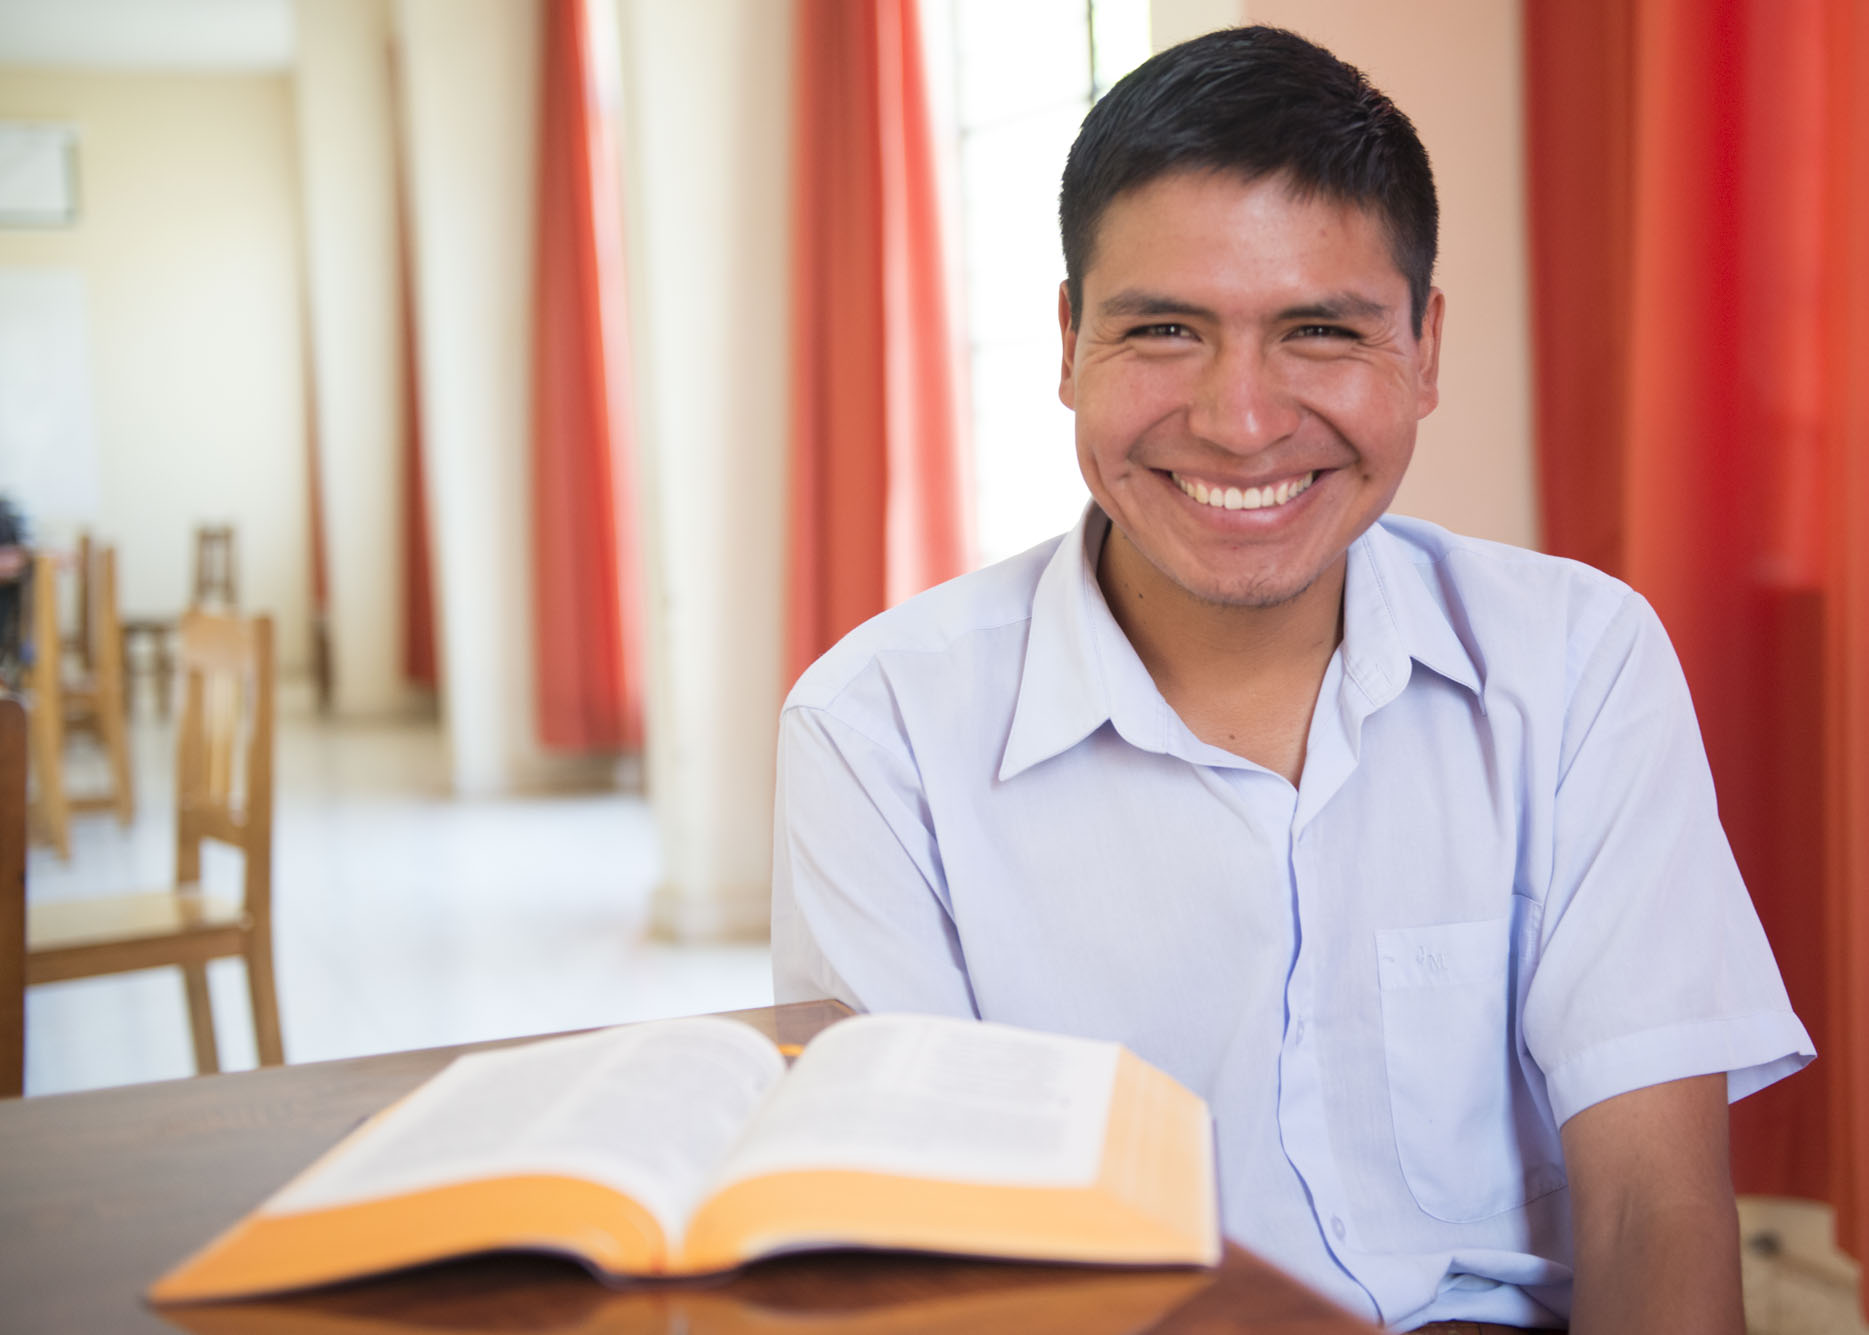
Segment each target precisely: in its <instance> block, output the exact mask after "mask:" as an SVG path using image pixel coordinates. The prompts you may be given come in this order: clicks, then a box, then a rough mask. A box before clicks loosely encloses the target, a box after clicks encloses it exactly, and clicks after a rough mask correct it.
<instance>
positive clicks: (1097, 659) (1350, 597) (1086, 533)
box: [999, 502, 1480, 780]
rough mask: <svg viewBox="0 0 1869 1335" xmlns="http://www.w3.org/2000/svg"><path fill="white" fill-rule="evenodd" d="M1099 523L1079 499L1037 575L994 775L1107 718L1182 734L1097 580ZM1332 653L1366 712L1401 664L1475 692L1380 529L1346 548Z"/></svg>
mask: <svg viewBox="0 0 1869 1335" xmlns="http://www.w3.org/2000/svg"><path fill="white" fill-rule="evenodd" d="M1109 529H1110V521H1109V518H1108V517H1107V516H1106V515H1105V514H1104V513H1103V511H1102V510H1100V509H1098V508H1097V506H1096V504H1095V503H1094V502H1093V503H1091V504H1090V505H1088V506H1086V507H1085V509H1084V513H1083V515H1082V517H1080V518H1079V520H1078V521H1077V525H1076V526H1075V527H1074V528H1073V529H1072V530H1071V531H1070V532H1069V533H1068V534H1066V535H1065V537H1064V540H1063V541H1062V542H1060V543H1059V544H1058V548H1057V550H1056V551H1055V552H1053V553H1052V556H1051V560H1050V561H1049V562H1047V563H1046V566H1045V569H1044V571H1043V573H1041V574H1040V576H1039V581H1038V587H1037V589H1036V590H1035V591H1034V593H1033V598H1032V620H1031V627H1030V631H1029V633H1028V635H1027V638H1026V650H1025V665H1024V668H1023V670H1022V671H1021V673H1020V678H1019V695H1018V699H1017V701H1016V703H1015V705H1014V708H1013V717H1012V728H1011V731H1010V732H1009V734H1008V736H1007V739H1006V748H1005V751H1004V752H1003V753H1002V755H1001V758H1000V767H999V777H1000V779H1001V780H1006V779H1010V778H1012V777H1013V776H1014V775H1016V774H1019V773H1020V772H1022V771H1024V770H1027V769H1030V768H1031V767H1032V766H1033V765H1036V764H1038V763H1039V762H1040V761H1043V760H1048V759H1050V758H1051V757H1052V756H1055V755H1059V754H1061V753H1063V752H1064V751H1067V750H1069V749H1070V748H1071V747H1073V746H1075V745H1077V744H1078V743H1079V742H1081V741H1083V740H1084V738H1086V737H1088V736H1089V735H1090V734H1091V733H1093V732H1095V731H1096V730H1097V729H1098V728H1100V727H1101V726H1103V724H1104V723H1106V722H1108V723H1112V724H1113V725H1115V727H1116V729H1117V731H1118V732H1119V733H1121V734H1122V735H1123V737H1124V738H1125V739H1126V740H1128V741H1129V742H1130V743H1131V744H1133V745H1135V746H1138V747H1141V748H1143V749H1145V750H1151V751H1166V750H1169V749H1170V736H1171V732H1172V731H1185V729H1182V728H1180V727H1179V720H1177V719H1176V718H1175V715H1174V713H1173V711H1172V710H1170V709H1169V707H1168V702H1167V701H1165V700H1163V699H1162V696H1161V692H1160V691H1158V690H1156V689H1155V683H1154V681H1153V679H1151V678H1150V676H1149V674H1148V669H1147V668H1145V667H1144V666H1143V665H1142V660H1141V659H1140V658H1138V657H1137V656H1136V651H1135V649H1134V647H1133V646H1131V645H1130V643H1129V640H1128V638H1127V637H1126V636H1125V635H1124V634H1123V632H1122V628H1121V627H1120V626H1118V625H1117V624H1116V618H1115V617H1114V616H1112V615H1111V614H1110V608H1109V605H1108V604H1107V603H1106V602H1105V601H1104V599H1103V590H1102V589H1101V588H1100V587H1099V586H1098V584H1097V558H1098V556H1099V555H1100V554H1101V552H1102V550H1103V542H1104V539H1105V537H1106V536H1107V535H1108V533H1109ZM1342 655H1343V666H1344V676H1345V678H1346V679H1347V680H1348V681H1349V682H1350V683H1351V684H1353V685H1354V686H1355V687H1356V688H1357V690H1358V691H1359V692H1361V693H1362V694H1363V696H1364V697H1365V698H1366V699H1367V700H1368V702H1369V708H1371V709H1375V708H1380V707H1381V706H1382V705H1385V704H1387V703H1388V702H1389V701H1390V700H1393V699H1394V698H1395V697H1396V696H1397V695H1400V694H1401V692H1402V688H1403V687H1404V686H1406V685H1407V684H1408V677H1409V672H1410V670H1411V669H1410V662H1411V660H1412V661H1414V662H1419V663H1421V664H1422V665H1423V666H1424V667H1427V668H1430V669H1432V670H1433V671H1434V672H1437V673H1439V674H1440V675H1441V676H1443V677H1446V678H1447V679H1449V680H1450V681H1454V682H1458V683H1459V684H1460V685H1463V686H1465V687H1466V688H1467V689H1469V690H1471V691H1474V692H1475V693H1477V692H1478V691H1479V689H1480V678H1479V673H1478V671H1477V668H1476V666H1475V664H1474V662H1473V659H1472V656H1471V655H1470V654H1469V653H1468V651H1467V647H1466V645H1465V644H1464V643H1463V642H1462V641H1461V639H1460V637H1459V635H1458V634H1457V633H1456V632H1455V630H1454V627H1453V625H1452V623H1451V622H1450V620H1449V616H1448V611H1447V609H1446V608H1445V607H1444V606H1443V605H1442V603H1441V601H1440V599H1439V598H1438V597H1437V596H1436V594H1435V593H1434V592H1433V591H1431V590H1430V588H1429V584H1428V582H1427V581H1426V580H1424V579H1423V578H1422V575H1421V572H1420V571H1419V569H1418V568H1417V565H1416V562H1414V561H1413V560H1412V559H1411V558H1410V555H1409V550H1408V547H1407V545H1406V544H1405V543H1404V542H1403V541H1402V539H1400V538H1398V537H1396V536H1395V535H1394V534H1391V533H1389V532H1388V531H1386V530H1385V529H1384V528H1383V527H1382V526H1381V525H1380V524H1377V525H1374V526H1373V527H1371V528H1370V530H1369V531H1368V532H1367V533H1365V534H1364V535H1363V536H1362V537H1360V538H1358V539H1357V540H1356V542H1355V543H1353V544H1352V545H1351V547H1350V554H1349V564H1348V567H1347V570H1346V572H1345V583H1344V642H1343V648H1342ZM1171 725H1172V727H1171Z"/></svg>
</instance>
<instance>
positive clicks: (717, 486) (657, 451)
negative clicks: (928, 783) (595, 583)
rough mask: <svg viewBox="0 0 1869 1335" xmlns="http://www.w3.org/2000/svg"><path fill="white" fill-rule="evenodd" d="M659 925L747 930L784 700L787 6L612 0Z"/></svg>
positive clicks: (767, 846) (752, 930)
mask: <svg viewBox="0 0 1869 1335" xmlns="http://www.w3.org/2000/svg"><path fill="white" fill-rule="evenodd" d="M618 15H619V19H620V20H621V21H620V25H619V26H620V29H621V39H620V45H621V49H622V65H623V85H624V93H625V98H624V112H623V116H624V121H625V130H626V133H627V135H628V141H627V144H626V146H625V149H624V155H625V159H626V164H627V179H628V181H629V191H628V193H629V197H630V199H629V203H630V207H629V209H628V211H627V214H626V223H625V226H626V230H627V233H628V238H629V243H630V249H631V274H630V281H631V304H632V327H633V334H632V339H633V344H634V347H633V353H634V364H635V381H636V390H637V399H638V412H637V429H638V446H639V450H640V454H641V459H642V494H643V497H644V501H645V504H646V505H647V506H648V507H649V509H648V513H647V514H646V515H645V516H644V531H643V536H644V538H645V540H646V542H647V548H646V550H645V562H644V564H645V575H646V579H647V581H648V591H647V592H648V597H647V599H646V602H647V605H648V612H649V622H650V625H649V632H650V638H651V650H652V655H653V663H652V671H651V673H650V678H649V700H648V713H649V717H648V734H649V756H648V760H649V787H650V795H651V798H652V800H653V801H654V804H655V812H656V823H657V829H658V831H659V833H660V835H661V840H662V855H663V882H662V884H661V886H660V888H659V890H658V892H657V897H656V904H655V915H656V920H657V923H658V926H659V927H660V928H661V929H662V930H663V931H665V932H666V933H668V934H670V935H673V936H676V937H678V938H695V937H720V936H735V935H745V934H763V933H764V931H765V926H766V920H767V913H768V908H767V905H768V887H769V885H770V880H771V855H772V796H773V737H774V733H775V728H776V723H777V719H778V709H779V702H780V693H781V689H782V682H781V673H782V671H783V667H782V653H781V648H782V635H783V620H782V617H783V611H784V605H785V597H784V572H785V546H784V533H785V505H786V476H787V464H786V460H787V452H788V447H787V413H788V407H787V405H788V398H787V393H788V391H787V378H788V371H789V366H790V358H789V356H788V354H787V351H786V349H787V347H788V345H789V342H790V338H789V332H788V328H787V318H788V311H789V301H788V297H787V285H788V283H789V278H788V272H789V268H790V261H789V254H790V250H789V227H788V222H789V216H790V209H791V189H790V180H789V174H790V164H791V157H792V149H791V139H790V126H791V121H792V107H791V100H792V94H791V85H792V80H791V64H792V58H791V47H792V6H791V5H790V4H789V3H785V2H784V0H684V3H682V4H679V5H675V4H668V3H666V2H665V0H620V3H619V7H618Z"/></svg>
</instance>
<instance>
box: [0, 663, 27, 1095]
mask: <svg viewBox="0 0 1869 1335" xmlns="http://www.w3.org/2000/svg"><path fill="white" fill-rule="evenodd" d="M25 1087H26V709H25V706H24V705H22V704H20V702H19V701H18V700H16V699H15V698H13V697H12V696H10V695H0V1098H17V1097H18V1096H19V1095H20V1093H21V1092H22V1091H24V1089H25Z"/></svg>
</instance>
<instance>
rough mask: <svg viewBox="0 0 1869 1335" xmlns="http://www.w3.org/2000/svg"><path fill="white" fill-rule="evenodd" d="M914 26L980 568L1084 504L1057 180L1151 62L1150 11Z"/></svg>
mask: <svg viewBox="0 0 1869 1335" xmlns="http://www.w3.org/2000/svg"><path fill="white" fill-rule="evenodd" d="M924 23H925V26H926V28H927V30H928V36H929V41H928V49H929V83H930V88H931V90H932V93H933V97H934V101H935V103H936V124H937V126H939V125H941V124H942V123H943V121H945V122H946V123H947V124H948V126H949V129H950V132H951V134H952V136H953V157H952V160H951V161H952V165H953V167H954V170H955V172H956V185H957V187H958V188H957V189H956V191H955V192H954V193H955V194H956V195H957V196H958V199H957V204H958V210H959V216H958V218H957V219H955V222H956V224H957V226H956V227H955V228H954V229H953V233H952V234H953V235H954V236H955V237H956V238H957V239H958V241H959V250H960V255H959V266H958V267H959V272H960V288H961V293H962V302H961V310H960V318H961V320H962V322H963V332H964V335H965V342H966V347H967V352H968V357H969V378H970V381H971V397H972V408H973V459H974V463H973V469H974V520H975V532H976V534H977V535H978V548H979V551H978V554H979V559H980V561H981V562H982V564H984V563H986V562H990V561H997V560H999V559H1001V558H1003V557H1006V556H1010V555H1013V554H1014V553H1016V552H1019V551H1023V550H1024V549H1025V548H1027V547H1029V546H1031V545H1032V544H1033V543H1035V542H1038V541H1040V540H1042V539H1044V538H1047V537H1050V536H1051V535H1053V534H1056V533H1058V532H1061V531H1062V530H1064V529H1066V528H1068V527H1070V525H1071V524H1072V523H1074V522H1075V521H1076V519H1077V515H1078V512H1079V511H1080V510H1081V509H1082V508H1083V505H1084V501H1085V499H1086V493H1085V490H1084V483H1083V479H1082V477H1081V475H1080V474H1079V473H1078V470H1077V458H1076V451H1075V448H1074V445H1073V442H1072V431H1071V414H1070V413H1069V411H1067V410H1066V409H1065V408H1064V406H1063V405H1062V404H1060V403H1059V402H1058V396H1057V384H1058V369H1059V347H1058V322H1057V309H1058V295H1057V294H1058V284H1059V282H1060V281H1061V280H1062V279H1063V277H1064V260H1063V256H1062V253H1061V251H1060V250H1059V245H1058V178H1059V175H1060V173H1061V172H1062V171H1063V168H1064V158H1065V154H1066V153H1067V152H1068V151H1069V150H1070V146H1071V140H1072V139H1073V138H1075V137H1076V135H1077V127H1078V124H1079V122H1081V121H1082V120H1083V118H1084V113H1085V112H1086V111H1088V110H1089V108H1090V105H1091V103H1092V102H1093V101H1094V100H1095V99H1096V98H1098V97H1100V96H1102V94H1103V93H1104V91H1105V90H1107V89H1108V88H1109V86H1110V85H1111V84H1112V83H1114V82H1115V81H1116V80H1117V79H1119V78H1121V77H1122V76H1123V75H1124V74H1126V73H1128V72H1129V71H1130V70H1131V69H1133V68H1134V67H1135V66H1136V65H1138V64H1140V63H1141V62H1142V61H1143V60H1144V59H1146V58H1147V56H1148V55H1149V12H1148V0H1017V2H1016V3H1008V2H1007V0H931V2H930V3H929V5H928V9H927V10H926V11H925V12H924ZM944 24H945V29H946V30H945V32H944V31H943V30H942V29H943V25H944ZM944 79H945V80H951V84H950V87H951V90H952V91H951V99H952V100H951V103H949V104H948V105H947V106H946V108H945V111H946V115H945V116H944V115H943V114H942V113H943V110H944V108H943V106H942V103H943V101H944V99H943V96H942V94H943V92H944V91H945V90H944V89H943V88H942V87H941V84H942V81H943V80H944Z"/></svg>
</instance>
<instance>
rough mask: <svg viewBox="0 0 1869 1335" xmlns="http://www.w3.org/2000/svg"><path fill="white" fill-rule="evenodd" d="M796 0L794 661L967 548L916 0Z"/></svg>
mask: <svg viewBox="0 0 1869 1335" xmlns="http://www.w3.org/2000/svg"><path fill="white" fill-rule="evenodd" d="M797 12H798V19H797V23H798V27H797V36H798V45H797V77H798V103H797V122H796V126H795V128H794V131H793V133H794V134H795V136H796V153H795V166H796V175H795V181H796V191H797V195H796V204H795V208H794V214H793V224H794V232H793V241H792V246H793V314H792V329H793V338H792V349H793V351H792V357H793V363H792V430H791V438H792V491H791V551H790V589H791V605H790V609H789V618H788V623H787V660H788V664H789V666H790V669H791V674H792V675H793V676H796V675H797V674H798V673H799V672H801V671H803V670H804V668H805V667H807V666H808V665H809V664H810V662H811V660H812V659H814V658H816V657H817V656H818V655H819V654H821V653H822V652H824V650H826V649H828V648H830V646H831V645H832V644H834V643H836V641H837V640H838V638H839V637H840V636H842V635H843V634H844V632H846V631H848V630H849V629H851V627H853V626H855V625H857V624H858V623H859V622H861V621H863V620H865V619H866V618H868V617H870V616H873V615H874V614H875V613H877V612H880V611H881V610H882V609H883V608H884V607H886V606H888V605H889V604H891V603H893V602H896V601H898V600H900V599H902V598H904V597H907V596H908V595H909V594H911V593H915V592H917V591H919V590H921V589H924V588H926V587H928V586H929V585H930V584H934V583H937V582H939V581H940V580H943V579H946V578H949V577H950V576H953V575H957V574H959V573H961V572H962V571H963V570H965V569H966V568H967V566H968V551H969V541H968V533H967V504H966V476H965V451H964V449H963V446H962V440H961V426H960V423H961V415H960V412H959V397H958V387H959V376H958V372H957V360H958V359H957V358H956V357H955V356H954V352H953V346H952V327H951V325H950V322H949V318H948V309H947V291H946V281H945V276H944V272H943V268H942V252H941V225H940V219H941V213H940V205H939V196H938V191H937V187H936V172H935V161H934V146H933V139H932V135H931V133H930V129H929V122H928V99H927V90H926V87H925V83H924V73H923V69H922V59H921V37H920V31H919V28H918V26H917V18H916V5H915V0H799V4H798V11H797Z"/></svg>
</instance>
